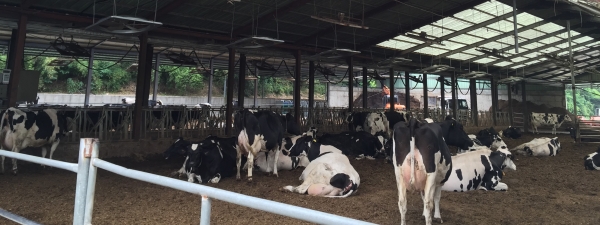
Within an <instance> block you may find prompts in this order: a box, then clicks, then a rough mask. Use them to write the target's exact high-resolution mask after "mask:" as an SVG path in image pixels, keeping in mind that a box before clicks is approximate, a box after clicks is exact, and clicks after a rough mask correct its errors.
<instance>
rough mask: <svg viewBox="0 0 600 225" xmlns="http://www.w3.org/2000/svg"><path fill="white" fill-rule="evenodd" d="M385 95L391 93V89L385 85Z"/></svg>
mask: <svg viewBox="0 0 600 225" xmlns="http://www.w3.org/2000/svg"><path fill="white" fill-rule="evenodd" d="M383 95H390V89H389V88H388V87H387V86H385V85H383Z"/></svg>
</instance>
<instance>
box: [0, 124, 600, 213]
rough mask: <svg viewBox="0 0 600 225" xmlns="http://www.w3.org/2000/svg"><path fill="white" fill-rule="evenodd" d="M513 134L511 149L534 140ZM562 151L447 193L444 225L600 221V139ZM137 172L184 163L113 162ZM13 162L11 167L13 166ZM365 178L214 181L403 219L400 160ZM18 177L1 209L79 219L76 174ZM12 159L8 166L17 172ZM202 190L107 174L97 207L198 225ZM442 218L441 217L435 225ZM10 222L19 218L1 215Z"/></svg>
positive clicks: (368, 166) (417, 208)
mask: <svg viewBox="0 0 600 225" xmlns="http://www.w3.org/2000/svg"><path fill="white" fill-rule="evenodd" d="M536 136H537V137H539V136H547V137H549V136H550V135H536ZM532 137H533V136H532V135H525V136H524V137H522V138H521V139H520V140H505V141H506V143H507V144H508V146H509V147H514V146H517V145H518V144H521V143H524V142H527V141H529V140H531V139H532ZM559 137H560V140H561V144H562V151H560V152H559V153H558V156H556V157H540V158H533V157H525V156H517V160H516V162H515V163H516V164H517V171H507V172H506V177H505V178H504V179H503V182H505V183H506V184H508V186H509V190H508V191H506V192H492V191H487V192H486V191H472V192H467V193H451V192H443V193H442V200H441V213H442V218H443V220H444V223H443V224H467V225H468V224H474V225H475V224H477V225H480V224H510V225H512V224H543V225H548V224H600V214H599V213H598V212H600V197H599V196H598V193H599V191H600V179H599V178H600V171H586V170H584V166H583V157H584V155H586V154H589V153H592V152H594V151H595V150H596V148H597V144H574V143H572V139H571V138H570V137H569V136H568V135H559ZM109 161H111V162H114V163H117V164H119V165H123V166H126V167H128V168H132V169H137V170H142V171H147V172H150V173H155V174H160V175H168V174H169V173H170V172H173V171H174V170H176V169H178V168H179V166H181V163H182V161H179V160H173V161H168V162H166V161H164V160H162V159H160V158H159V157H156V158H154V159H151V160H148V161H145V162H135V163H134V162H130V160H126V159H113V160H109ZM9 164H10V163H9ZM352 164H353V165H354V166H355V168H356V170H357V171H358V172H359V173H360V175H361V185H360V187H359V189H358V190H359V191H358V193H357V195H352V196H350V197H348V198H345V199H331V198H319V197H310V196H306V195H299V194H295V193H286V192H282V191H280V190H279V189H280V188H281V187H283V186H285V185H298V184H299V181H298V177H299V176H300V174H301V172H302V170H301V169H298V170H296V171H281V172H280V175H279V176H280V177H279V178H275V177H267V176H265V175H262V174H261V175H259V174H255V176H254V183H250V184H249V183H246V182H245V181H239V182H238V181H236V180H235V178H226V179H222V180H221V183H219V184H210V186H213V187H217V188H222V189H226V190H230V191H234V192H237V193H242V194H246V195H251V196H256V197H260V198H266V199H270V200H274V201H278V202H283V203H288V204H293V205H297V206H301V207H307V208H311V209H315V210H320V211H324V212H329V213H334V214H338V215H342V216H347V217H352V218H356V219H360V220H366V221H370V222H374V223H378V224H398V223H399V222H400V213H399V211H398V205H397V201H398V196H397V189H396V181H395V178H394V173H393V170H392V166H391V164H386V163H384V162H383V159H378V160H375V161H369V160H362V161H356V160H352ZM19 165H20V166H19V169H20V171H19V172H20V173H19V175H17V176H12V175H3V176H0V190H2V194H0V208H3V209H6V210H8V211H10V212H13V213H15V214H18V215H21V216H24V217H26V218H30V219H32V220H34V221H37V222H41V223H43V224H72V216H73V203H74V195H75V174H73V173H71V172H67V171H63V170H59V169H52V170H48V169H41V168H40V167H39V165H34V164H29V163H26V162H20V164H19ZM8 168H9V165H7V169H8ZM422 209H423V205H422V200H421V198H420V196H419V194H418V193H411V194H410V196H409V197H408V213H407V222H408V223H410V224H423V223H424V220H423V217H422V216H421V213H422ZM199 213H200V196H196V195H192V194H187V193H183V192H180V191H175V190H171V189H168V188H163V187H160V186H157V185H152V184H147V183H144V182H138V181H134V180H131V179H127V178H124V177H120V176H117V175H114V174H111V173H109V172H106V171H100V172H99V174H98V183H97V188H96V202H95V205H94V217H93V222H94V224H198V223H199ZM211 221H212V223H213V224H270V223H273V222H276V224H305V223H304V222H302V221H298V220H294V219H289V218H286V217H283V216H277V215H274V214H270V213H265V212H260V211H256V210H251V209H248V208H244V207H241V206H236V205H233V204H229V203H225V202H221V201H214V202H213V208H212V218H211ZM434 223H435V224H439V221H436V222H434ZM0 224H11V222H10V221H7V220H3V219H0Z"/></svg>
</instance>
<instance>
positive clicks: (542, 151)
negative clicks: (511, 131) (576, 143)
mask: <svg viewBox="0 0 600 225" xmlns="http://www.w3.org/2000/svg"><path fill="white" fill-rule="evenodd" d="M512 151H517V154H520V155H529V156H556V154H558V151H560V142H559V141H558V137H554V138H547V137H542V138H534V139H533V140H531V141H530V142H527V143H524V144H521V145H519V146H517V147H516V148H514V149H513V150H512Z"/></svg>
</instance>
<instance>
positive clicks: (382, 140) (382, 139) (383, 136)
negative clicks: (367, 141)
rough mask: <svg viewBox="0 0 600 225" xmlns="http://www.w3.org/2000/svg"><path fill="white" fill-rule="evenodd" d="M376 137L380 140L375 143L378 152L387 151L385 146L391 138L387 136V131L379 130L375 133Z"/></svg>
mask: <svg viewBox="0 0 600 225" xmlns="http://www.w3.org/2000/svg"><path fill="white" fill-rule="evenodd" d="M375 137H376V138H377V140H378V142H377V143H375V148H376V149H377V153H376V154H380V153H384V152H385V146H386V144H387V143H388V142H389V141H388V140H389V138H387V133H385V132H383V131H378V132H377V133H375Z"/></svg>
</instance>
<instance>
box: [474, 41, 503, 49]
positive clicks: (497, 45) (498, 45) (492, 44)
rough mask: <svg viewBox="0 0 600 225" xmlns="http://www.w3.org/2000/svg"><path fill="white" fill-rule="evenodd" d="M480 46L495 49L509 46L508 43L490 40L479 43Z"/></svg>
mask: <svg viewBox="0 0 600 225" xmlns="http://www.w3.org/2000/svg"><path fill="white" fill-rule="evenodd" d="M481 47H484V48H489V49H494V48H495V49H502V48H506V47H509V45H507V44H504V43H500V42H495V41H492V42H488V43H485V44H484V45H481Z"/></svg>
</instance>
